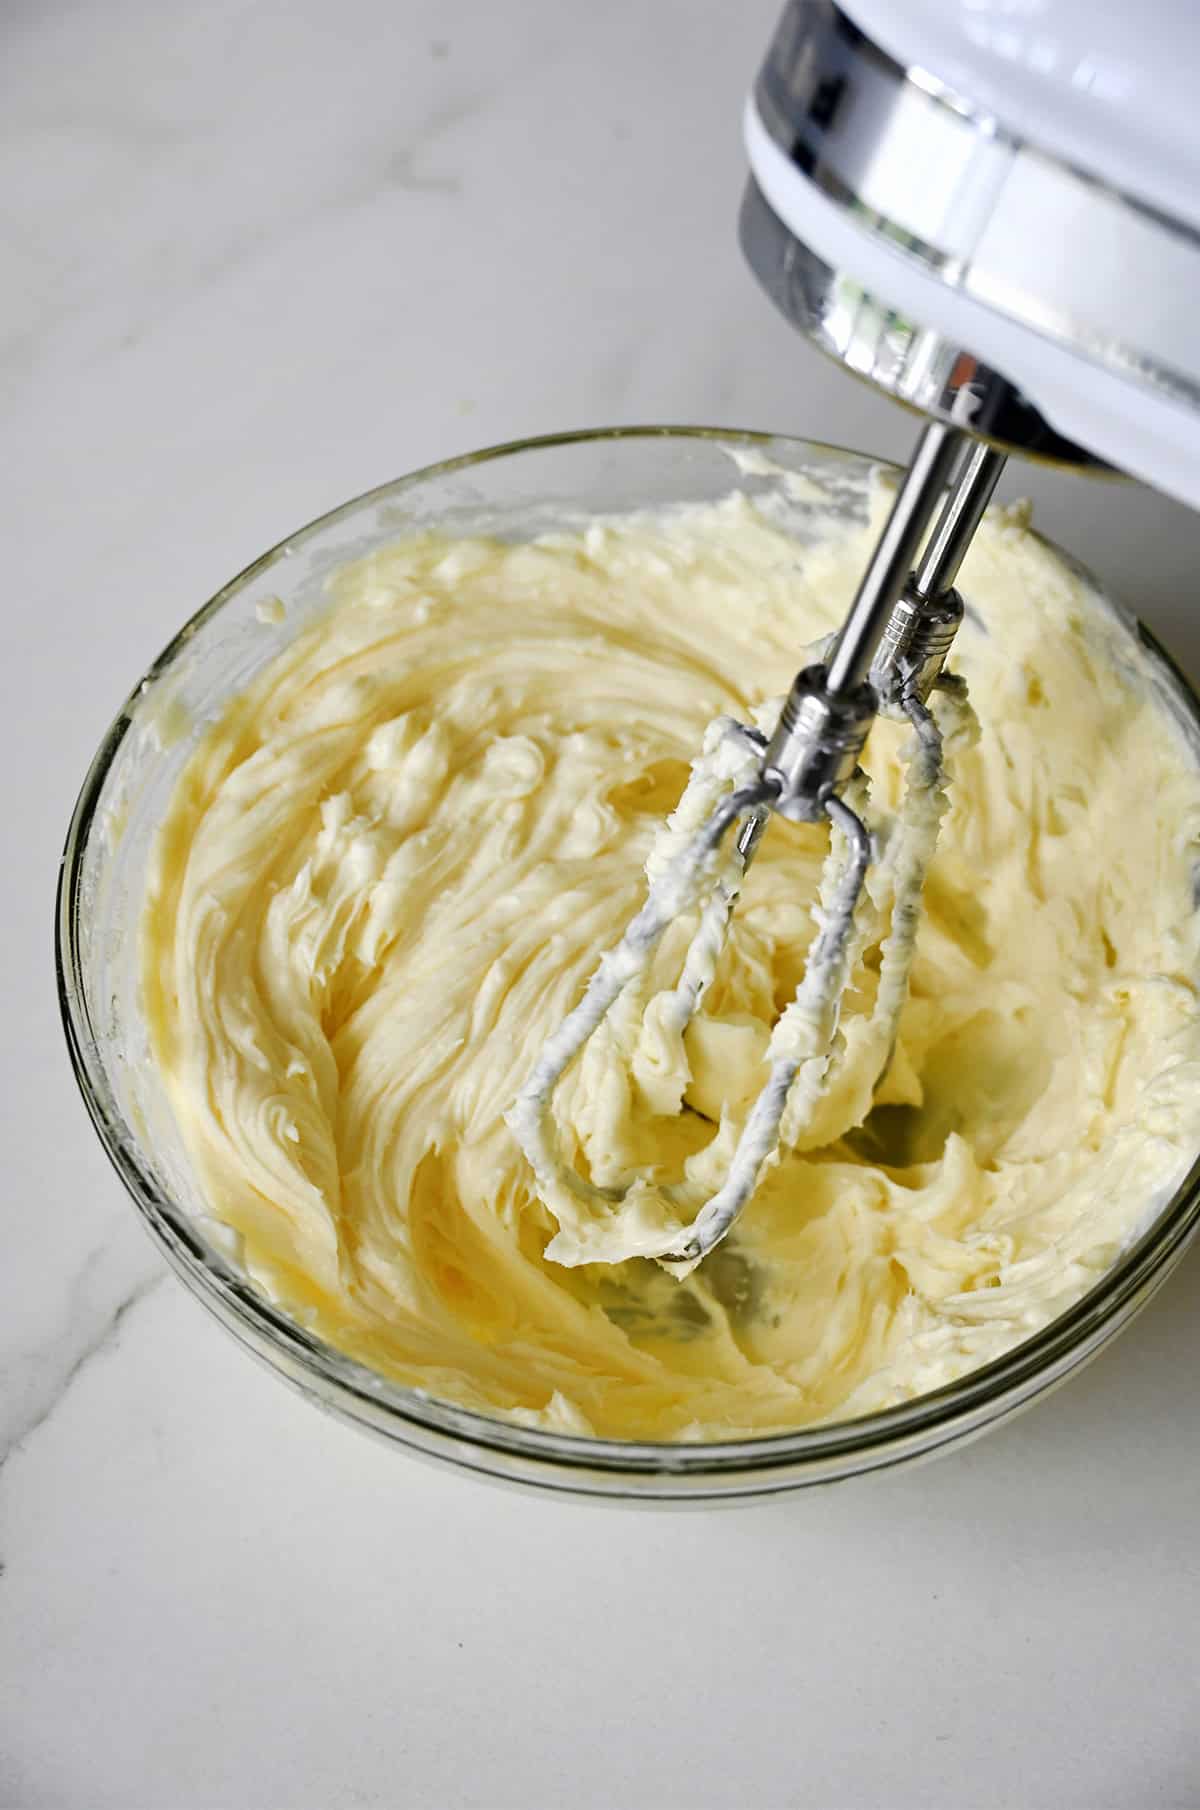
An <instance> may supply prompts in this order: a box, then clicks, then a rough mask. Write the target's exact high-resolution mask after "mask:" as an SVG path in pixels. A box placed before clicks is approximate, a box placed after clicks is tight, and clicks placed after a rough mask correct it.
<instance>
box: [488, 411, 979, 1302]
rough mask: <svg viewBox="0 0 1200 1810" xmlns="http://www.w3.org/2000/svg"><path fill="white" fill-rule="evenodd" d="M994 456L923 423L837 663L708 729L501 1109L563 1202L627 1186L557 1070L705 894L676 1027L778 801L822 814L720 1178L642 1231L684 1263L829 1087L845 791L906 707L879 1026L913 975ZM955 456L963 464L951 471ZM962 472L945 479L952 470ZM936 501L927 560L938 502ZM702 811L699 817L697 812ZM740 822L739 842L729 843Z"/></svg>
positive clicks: (679, 1193)
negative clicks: (811, 924) (593, 1150)
mask: <svg viewBox="0 0 1200 1810" xmlns="http://www.w3.org/2000/svg"><path fill="white" fill-rule="evenodd" d="M1003 465H1004V455H1003V454H1002V453H999V452H995V451H993V450H991V449H990V448H989V447H987V446H986V445H982V444H972V445H970V446H969V447H967V446H966V445H965V440H964V436H963V434H962V433H961V432H960V431H959V430H958V429H957V428H954V427H951V426H947V425H944V424H941V423H934V424H931V425H930V426H928V427H926V428H925V430H924V431H923V433H922V435H921V437H920V439H919V441H918V442H917V446H916V449H915V451H914V454H913V457H912V460H911V462H910V465H909V468H908V471H907V473H906V475H905V477H904V479H903V481H902V483H901V485H900V488H899V491H898V493H897V495H896V498H895V501H894V503H893V505H892V508H891V511H890V513H889V515H888V518H887V521H886V524H885V526H884V528H883V531H882V533H881V534H880V537H879V540H878V542H877V544H876V546H875V550H874V552H873V554H872V557H871V559H870V561H869V563H868V565H867V568H866V571H865V572H864V574H863V577H862V580H861V582H860V584H859V587H858V590H857V592H856V594H855V597H854V601H853V603H852V604H851V607H850V610H849V612H848V614H847V616H846V619H845V622H844V624H843V626H842V629H841V631H840V633H839V634H838V636H837V638H836V641H835V642H834V644H833V647H832V650H831V652H830V654H829V657H828V660H827V661H826V662H823V663H819V664H815V665H810V666H807V667H805V668H804V670H803V671H802V672H800V673H799V674H798V675H797V677H796V679H795V681H794V682H793V685H792V688H791V690H790V692H789V693H788V696H787V698H786V700H785V702H784V705H783V709H782V711H781V713H780V717H779V721H778V724H777V726H776V728H775V730H774V733H773V734H772V735H771V736H770V738H769V739H768V738H767V737H765V736H764V735H763V734H762V733H761V732H760V731H758V730H757V729H754V728H751V727H749V726H747V725H746V724H742V723H737V722H735V721H733V720H732V719H723V720H722V721H721V723H720V724H719V725H718V727H717V731H716V735H715V738H714V740H713V743H712V746H711V747H707V748H706V752H705V754H704V755H702V757H701V759H700V760H699V761H697V762H696V763H695V764H694V766H693V774H692V779H691V781H690V782H689V785H688V788H687V791H686V792H685V794H684V798H683V800H681V803H680V807H679V809H678V810H677V811H676V813H675V815H674V816H673V818H672V819H671V823H670V825H669V826H668V829H669V832H670V834H669V835H668V836H667V838H666V840H665V844H664V846H663V847H661V848H659V849H658V851H657V853H656V854H655V855H652V856H651V860H650V862H648V864H647V874H648V877H649V880H650V886H649V891H648V894H647V898H646V902H645V904H644V905H643V906H642V908H641V910H640V911H639V912H638V913H637V915H636V917H635V918H634V919H633V921H632V922H631V923H630V925H629V927H628V928H627V930H626V931H625V934H624V936H623V937H622V938H621V940H620V942H619V943H618V944H617V945H616V947H615V948H614V949H612V950H611V951H610V952H609V953H608V954H607V955H605V956H604V958H603V959H602V961H601V962H600V965H599V967H598V968H597V969H596V972H595V973H594V974H593V976H592V978H591V980H590V981H589V983H588V986H587V988H586V990H585V993H584V996H583V998H582V1000H581V1001H580V1003H579V1004H578V1005H577V1006H576V1007H575V1009H574V1010H573V1011H572V1012H571V1013H570V1014H569V1015H568V1017H567V1018H566V1019H565V1020H564V1022H563V1024H562V1025H561V1026H560V1027H559V1029H558V1030H557V1031H556V1032H555V1034H554V1035H553V1036H552V1037H551V1038H550V1039H549V1041H548V1042H547V1044H546V1045H545V1048H544V1049H543V1051H542V1053H541V1056H540V1057H539V1059H538V1061H537V1062H536V1064H535V1065H534V1068H533V1070H532V1072H531V1074H530V1076H529V1078H528V1080H527V1081H526V1083H525V1086H524V1087H523V1088H522V1090H521V1092H520V1094H519V1095H518V1097H517V1099H516V1101H515V1102H514V1104H513V1106H512V1107H511V1108H510V1110H509V1113H508V1114H507V1118H508V1123H509V1125H510V1127H511V1128H512V1130H513V1132H514V1133H515V1135H516V1137H517V1138H518V1140H519V1142H520V1144H521V1146H522V1148H523V1150H524V1152H525V1154H526V1156H527V1157H528V1159H529V1161H530V1164H531V1165H532V1168H533V1171H534V1176H535V1179H536V1182H537V1186H538V1191H539V1193H540V1194H541V1195H542V1197H543V1199H544V1200H545V1201H546V1203H547V1204H548V1205H549V1206H550V1208H551V1210H552V1211H554V1210H555V1208H556V1206H562V1207H565V1208H567V1209H568V1210H569V1208H570V1205H571V1204H572V1201H574V1202H580V1203H583V1204H585V1205H588V1206H592V1207H599V1208H604V1209H608V1210H609V1211H611V1210H612V1209H613V1208H614V1207H619V1206H620V1204H621V1203H622V1202H623V1201H625V1200H626V1199H627V1198H628V1196H629V1193H630V1190H629V1189H626V1190H616V1189H610V1188H601V1187H598V1186H596V1184H594V1183H593V1182H591V1181H588V1180H585V1179H584V1177H582V1176H581V1175H579V1174H578V1172H577V1171H576V1170H575V1169H573V1168H572V1167H571V1166H570V1165H569V1164H568V1163H566V1162H565V1160H564V1158H563V1155H562V1151H561V1148H560V1144H559V1138H558V1132H557V1128H556V1125H555V1122H554V1116H553V1110H552V1096H553V1092H554V1089H555V1087H556V1085H557V1083H558V1081H559V1080H560V1079H561V1078H562V1076H563V1074H564V1073H565V1072H566V1070H567V1068H568V1067H569V1066H570V1064H571V1063H572V1062H573V1060H574V1059H575V1057H576V1056H577V1055H578V1054H579V1051H580V1050H581V1049H582V1047H583V1045H584V1043H585V1042H586V1041H587V1040H588V1038H589V1037H591V1036H592V1035H593V1033H594V1032H595V1031H596V1030H597V1029H598V1028H599V1026H600V1025H601V1024H602V1023H603V1021H604V1020H605V1018H606V1017H607V1016H608V1014H609V1012H610V1011H611V1009H612V1007H613V1005H614V1004H615V1002H616V1001H617V999H618V998H619V996H620V995H621V994H622V992H623V991H624V990H625V989H626V988H627V987H628V986H629V985H630V984H631V982H632V981H633V980H634V979H635V978H637V977H638V976H639V975H641V974H643V973H644V972H645V970H646V968H647V966H648V964H649V961H650V959H651V956H652V955H653V952H654V949H655V947H656V945H657V944H658V942H659V939H660V938H661V937H662V935H663V932H664V931H665V930H666V928H667V926H668V925H669V924H670V923H671V922H672V921H673V920H674V919H675V918H676V917H677V916H678V915H679V914H680V913H681V912H682V911H685V910H688V909H694V908H696V907H697V906H700V907H701V916H700V922H699V927H698V929H697V931H696V933H695V936H694V937H693V940H692V943H691V946H690V948H689V950H688V954H687V957H686V959H685V962H684V967H683V973H682V976H681V979H680V981H679V983H678V985H677V987H676V988H675V991H674V994H673V995H672V998H671V1001H670V1011H669V1020H670V1023H669V1028H670V1030H671V1031H672V1032H673V1033H674V1034H675V1035H677V1036H682V1034H683V1031H684V1030H685V1029H686V1026H687V1024H688V1023H689V1021H690V1020H691V1018H692V1016H693V1014H694V1013H695V1011H696V1009H697V1007H698V1006H699V1004H700V1001H701V999H702V998H703V995H704V991H705V989H706V987H707V985H708V983H709V981H710V980H711V979H712V976H713V972H714V969H715V965H716V960H717V957H718V955H719V953H720V949H721V947H722V944H723V942H724V938H725V934H726V930H727V926H728V921H729V915H730V911H731V909H732V907H733V903H734V901H735V899H736V897H737V894H738V890H739V888H740V886H741V882H742V878H743V876H744V874H745V871H746V868H747V866H748V865H749V863H750V861H751V860H752V859H753V856H754V853H755V850H756V848H757V846H758V843H759V840H760V838H761V836H762V834H763V831H764V829H765V828H766V825H767V823H768V821H769V819H770V816H771V813H772V812H775V813H777V814H778V815H779V816H781V817H784V818H787V819H789V820H790V821H792V822H807V823H811V822H817V821H820V820H821V819H823V818H827V819H828V820H829V822H830V825H831V847H830V852H829V855H828V856H827V858H826V862H825V867H824V870H823V874H822V879H821V885H820V899H819V905H818V909H817V919H818V925H819V933H818V936H817V938H816V941H815V942H814V944H813V946H812V949H811V951H810V953H809V958H808V962H807V966H806V970H805V975H804V979H803V981H802V982H801V985H800V988H799V990H798V992H797V995H796V998H795V1000H794V1001H793V1003H792V1004H791V1005H790V1006H789V1007H788V1008H787V1011H786V1012H785V1013H784V1014H783V1017H782V1018H781V1019H780V1021H779V1023H778V1024H777V1025H776V1027H775V1029H774V1032H773V1034H772V1038H771V1044H770V1048H769V1051H768V1059H769V1062H770V1071H769V1075H768V1079H767V1081H766V1084H765V1085H764V1087H763V1089H762V1091H761V1092H760V1094H759V1095H758V1098H757V1100H756V1101H755V1102H754V1105H753V1106H752V1108H751V1110H750V1112H749V1115H748V1117H747V1119H746V1121H745V1124H744V1125H743V1127H742V1129H741V1133H740V1135H739V1137H738V1141H737V1146H736V1149H735V1151H734V1154H733V1158H732V1161H731V1163H730V1167H729V1170H728V1174H727V1176H726V1179H725V1181H724V1183H723V1185H722V1186H721V1187H720V1188H719V1189H718V1190H717V1192H716V1193H715V1194H713V1195H712V1196H711V1197H710V1198H709V1199H708V1200H706V1201H704V1202H703V1204H702V1205H701V1206H700V1209H699V1211H698V1212H697V1213H696V1214H695V1217H694V1218H693V1219H692V1220H691V1223H690V1224H681V1227H680V1229H679V1230H678V1231H677V1232H676V1233H674V1234H672V1236H671V1237H670V1239H669V1240H668V1241H667V1242H666V1243H665V1244H664V1245H663V1246H662V1248H657V1249H656V1248H653V1245H652V1244H651V1243H646V1244H643V1245H640V1246H639V1252H640V1254H644V1255H647V1256H654V1257H657V1258H658V1260H659V1261H660V1262H662V1263H663V1264H664V1265H665V1266H666V1267H668V1268H672V1269H674V1270H676V1271H677V1273H680V1274H686V1273H687V1272H688V1271H689V1270H690V1269H691V1268H693V1267H694V1266H695V1264H696V1263H697V1262H699V1261H700V1259H701V1258H702V1257H704V1256H705V1255H707V1253H708V1252H709V1251H711V1250H712V1249H713V1247H714V1246H715V1245H716V1244H718V1243H719V1242H720V1240H721V1239H722V1238H724V1236H725V1234H726V1233H727V1232H728V1230H729V1228H730V1227H731V1225H732V1224H733V1222H734V1220H735V1219H736V1218H737V1216H738V1214H739V1213H740V1212H741V1211H742V1209H743V1207H744V1206H745V1205H746V1202H747V1201H748V1200H749V1198H750V1196H751V1194H752V1193H753V1191H754V1188H755V1186H756V1184H757V1182H758V1179H759V1176H760V1174H761V1173H762V1170H763V1166H764V1164H765V1163H766V1162H767V1161H768V1159H769V1158H771V1157H772V1156H773V1155H774V1153H775V1152H776V1151H777V1149H778V1146H779V1143H780V1136H781V1127H782V1126H783V1124H784V1118H785V1112H788V1113H789V1114H790V1116H791V1118H792V1120H793V1121H795V1120H802V1119H803V1118H804V1116H805V1113H806V1112H807V1111H810V1110H811V1108H812V1106H813V1105H814V1104H815V1102H816V1101H817V1100H818V1099H819V1098H820V1095H821V1091H822V1086H823V1082H824V1079H825V1076H826V1072H827V1069H828V1066H829V1059H830V1054H831V1051H832V1048H833V1044H834V1040H835V1037H836V1033H837V1025H838V1016H839V1010H840V1004H841V999H842V995H843V993H844V991H845V987H846V984H847V979H848V974H849V968H850V959H851V945H852V941H853V928H854V921H855V912H856V908H857V906H858V901H859V898H860V895H861V893H862V888H863V882H864V879H865V876H866V873H867V868H868V864H869V862H870V859H871V837H870V835H869V833H868V831H867V828H866V826H865V824H864V822H863V819H862V816H861V815H860V813H859V811H858V810H856V809H855V808H854V805H853V804H852V803H850V802H848V801H847V797H846V796H845V794H846V793H848V792H850V793H854V792H855V791H856V790H857V791H859V792H861V791H862V790H863V787H864V782H863V780H862V778H861V775H859V774H858V758H859V755H860V753H861V752H862V748H863V745H864V743H865V741H866V737H867V733H868V731H869V729H870V726H871V723H872V722H873V720H874V718H875V716H876V714H877V713H879V712H880V711H884V712H886V713H887V714H889V715H893V716H902V717H907V718H908V719H909V720H910V722H911V723H912V725H913V728H914V731H915V737H916V740H915V751H914V753H913V755H912V757H911V759H910V762H909V772H908V782H907V786H906V795H905V801H904V804H903V806H902V808H901V813H900V824H899V834H898V836H897V838H896V846H895V848H894V850H892V851H891V852H890V853H891V859H892V861H893V866H894V868H895V887H894V908H893V912H892V922H891V927H890V930H889V934H888V936H887V938H886V939H885V942H884V946H883V951H882V956H881V965H880V979H879V993H878V997H877V1004H876V1016H877V1018H878V1019H879V1020H880V1022H881V1023H883V1024H884V1025H885V1026H886V1028H887V1031H888V1037H887V1041H888V1043H889V1045H890V1043H891V1041H892V1040H893V1039H894V1034H895V1022H896V1020H897V1019H898V1017H899V1012H900V1008H901V1006H902V1005H903V1001H904V998H905V995H906V991H907V982H908V970H909V966H910V963H911V959H912V953H913V945H914V942H915V937H916V929H917V922H918V914H919V906H920V894H921V887H922V885H923V882H924V875H925V869H926V867H927V865H928V859H929V856H930V854H931V853H932V848H933V842H934V840H935V838H936V834H937V827H938V823H939V821H940V818H941V815H942V813H943V811H944V809H945V805H946V798H945V792H944V787H943V779H944V766H943V747H942V732H941V730H940V729H939V727H938V725H937V723H936V722H935V719H934V717H933V715H932V713H931V711H930V709H929V707H928V700H929V697H930V693H931V692H932V690H933V688H934V686H935V685H939V686H942V687H944V688H946V689H947V691H948V692H949V693H950V694H951V695H953V696H955V697H957V699H958V701H959V706H960V709H962V708H965V687H963V685H962V682H961V681H960V680H951V679H950V678H949V676H948V675H945V674H944V673H943V667H944V663H945V659H946V656H947V654H948V652H949V650H950V646H951V643H952V642H953V639H954V635H955V632H956V630H957V628H958V625H959V623H960V621H961V620H962V614H963V606H962V602H961V599H960V598H959V596H958V594H957V592H956V591H955V589H954V581H955V578H956V577H957V574H958V570H959V567H960V565H961V563H962V560H963V557H964V555H965V553H966V551H967V548H968V546H969V545H970V542H971V538H972V536H973V534H974V532H975V529H976V528H977V527H978V525H979V522H980V520H981V518H982V516H983V513H984V510H985V509H986V507H987V503H988V501H989V499H990V497H991V495H992V492H993V490H994V488H995V485H996V481H997V479H998V477H999V475H1000V472H1001V470H1002V468H1003ZM956 468H957V469H956ZM952 475H953V476H954V482H953V485H952V487H951V489H950V492H949V494H948V495H945V492H946V485H947V481H948V480H949V479H950V478H951V476H952ZM943 497H944V498H945V500H944V502H943V506H942V509H941V513H940V515H939V517H938V520H937V522H936V524H935V526H934V529H933V532H932V534H931V535H930V537H929V541H928V545H927V547H926V548H925V551H924V555H923V557H922V558H921V560H920V562H919V564H918V563H917V553H918V549H919V547H920V544H921V541H922V538H923V537H924V535H925V532H926V529H927V528H928V525H929V522H930V518H931V517H932V516H933V514H934V511H935V509H936V508H937V506H938V503H939V500H942V499H943ZM698 812H702V813H703V814H702V815H700V816H698V815H697V813H698ZM735 824H740V825H741V828H740V830H739V833H738V834H737V836H736V838H735V839H734V842H733V845H732V848H730V849H728V850H725V849H724V848H723V845H724V843H725V839H726V837H727V836H728V834H729V832H730V830H731V829H732V828H733V826H734V825H735ZM656 1191H657V1192H658V1193H660V1194H661V1195H663V1196H665V1197H666V1198H667V1200H668V1201H669V1202H670V1203H671V1204H672V1205H673V1206H674V1207H676V1208H678V1209H679V1211H680V1213H681V1214H682V1213H684V1212H686V1211H687V1209H688V1207H689V1206H692V1207H694V1205H695V1203H694V1200H689V1195H688V1191H687V1190H686V1189H685V1188H684V1187H682V1186H681V1185H680V1184H664V1185H662V1186H661V1187H659V1188H658V1189H657V1190H656Z"/></svg>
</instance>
